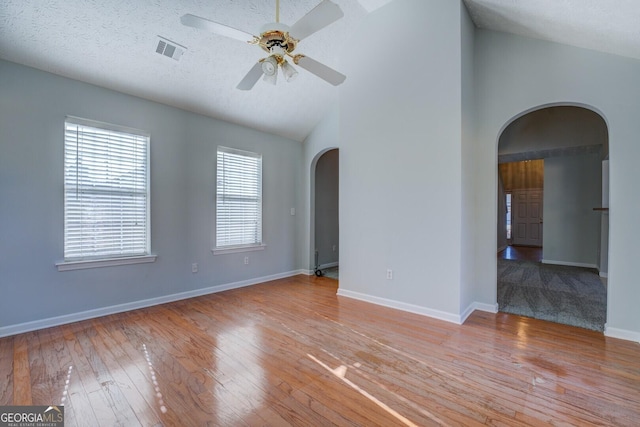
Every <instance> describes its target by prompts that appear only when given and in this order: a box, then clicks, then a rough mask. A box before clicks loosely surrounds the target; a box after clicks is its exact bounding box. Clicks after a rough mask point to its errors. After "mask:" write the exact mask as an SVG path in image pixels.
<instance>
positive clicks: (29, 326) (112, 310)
mask: <svg viewBox="0 0 640 427" xmlns="http://www.w3.org/2000/svg"><path fill="white" fill-rule="evenodd" d="M298 274H307V270H294V271H289V272H286V273H279V274H272V275H269V276H263V277H256V278H253V279H248V280H242V281H239V282H233V283H227V284H222V285H217V286H210V287H207V288H201V289H194V290H192V291H187V292H179V293H177V294H171V295H164V296H161V297H156V298H149V299H146V300H140V301H133V302H128V303H125V304H118V305H112V306H109V307H102V308H96V309H93V310H87V311H81V312H79V313H72V314H65V315H63V316H57V317H50V318H48V319H42V320H34V321H31V322H25V323H20V324H17V325H10V326H3V327H0V338H2V337H8V336H11V335H16V334H22V333H25V332H31V331H35V330H38V329H45V328H50V327H52V326H60V325H65V324H67V323H73V322H79V321H81V320H88V319H95V318H96V317H102V316H107V315H110V314H117V313H123V312H125V311H131V310H136V309H139V308H146V307H151V306H154V305H160V304H166V303H169V302H173V301H180V300H183V299H188V298H194V297H199V296H202V295H208V294H214V293H217V292H223V291H228V290H231V289H238V288H243V287H246V286H251V285H256V284H258V283H264V282H269V281H271V280H277V279H284V278H286V277H291V276H296V275H298ZM311 274H313V272H311Z"/></svg>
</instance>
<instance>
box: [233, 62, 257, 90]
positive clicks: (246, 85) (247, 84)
mask: <svg viewBox="0 0 640 427" xmlns="http://www.w3.org/2000/svg"><path fill="white" fill-rule="evenodd" d="M261 76H262V63H261V62H260V61H258V62H256V65H254V66H253V67H252V68H251V69H250V70H249V72H248V73H247V75H246V76H244V78H243V79H242V80H241V81H240V83H238V86H236V89H240V90H251V89H253V87H254V86H255V85H256V82H257V81H258V80H259V79H260V77H261Z"/></svg>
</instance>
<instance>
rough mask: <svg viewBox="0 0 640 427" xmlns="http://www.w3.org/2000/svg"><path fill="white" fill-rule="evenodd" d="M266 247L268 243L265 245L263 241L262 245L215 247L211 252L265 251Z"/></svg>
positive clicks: (215, 253) (218, 253) (216, 253)
mask: <svg viewBox="0 0 640 427" xmlns="http://www.w3.org/2000/svg"><path fill="white" fill-rule="evenodd" d="M266 247H267V245H265V244H264V243H263V244H261V245H255V246H236V247H229V248H213V249H211V252H213V254H214V255H223V254H236V253H240V252H252V251H263V250H264V248H266Z"/></svg>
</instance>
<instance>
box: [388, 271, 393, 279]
mask: <svg viewBox="0 0 640 427" xmlns="http://www.w3.org/2000/svg"><path fill="white" fill-rule="evenodd" d="M391 279H393V270H392V269H390V268H388V269H387V280H391Z"/></svg>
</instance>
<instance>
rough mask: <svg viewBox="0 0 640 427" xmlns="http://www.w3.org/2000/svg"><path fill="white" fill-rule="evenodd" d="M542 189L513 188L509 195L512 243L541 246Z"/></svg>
mask: <svg viewBox="0 0 640 427" xmlns="http://www.w3.org/2000/svg"><path fill="white" fill-rule="evenodd" d="M542 195H543V193H542V189H533V190H532V189H529V190H514V191H513V192H512V196H511V205H512V206H511V209H512V219H511V223H512V225H511V228H512V234H513V244H514V245H523V246H540V247H542V212H543V210H542Z"/></svg>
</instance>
